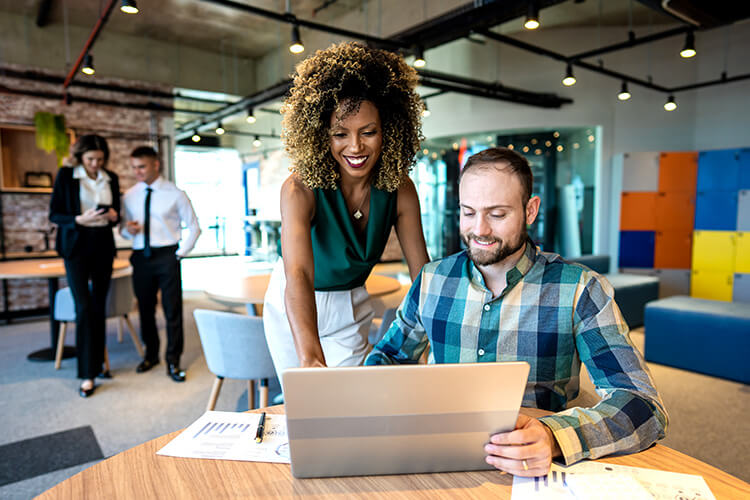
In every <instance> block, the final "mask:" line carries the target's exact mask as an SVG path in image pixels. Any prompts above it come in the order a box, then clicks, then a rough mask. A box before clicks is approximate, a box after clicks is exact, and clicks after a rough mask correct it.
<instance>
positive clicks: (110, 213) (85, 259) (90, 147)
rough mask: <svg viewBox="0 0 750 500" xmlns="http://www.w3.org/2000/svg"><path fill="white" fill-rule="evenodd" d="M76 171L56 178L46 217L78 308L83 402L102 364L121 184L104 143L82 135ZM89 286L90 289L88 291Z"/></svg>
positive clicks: (76, 147)
mask: <svg viewBox="0 0 750 500" xmlns="http://www.w3.org/2000/svg"><path fill="white" fill-rule="evenodd" d="M73 156H74V157H75V159H76V161H77V166H75V167H64V168H61V169H60V171H59V172H58V174H57V178H56V179H55V187H54V190H53V191H52V199H51V201H50V211H49V218H50V221H51V222H53V223H54V224H57V241H56V243H57V252H58V253H59V254H60V256H61V257H62V258H63V259H64V261H65V273H66V275H67V278H68V285H69V286H70V290H71V292H73V300H74V301H75V307H76V350H77V356H78V377H79V378H80V379H82V383H81V386H80V388H79V391H78V392H79V394H80V395H81V397H84V398H86V397H88V396H90V395H91V394H93V393H94V388H95V386H94V378H95V377H97V376H103V377H107V378H108V377H110V375H109V373H102V364H103V363H104V335H105V306H106V298H107V292H108V290H109V282H110V279H111V277H112V262H113V260H114V257H115V252H116V250H115V241H114V237H113V235H112V227H113V226H114V225H115V224H117V222H118V221H119V214H120V185H119V182H118V179H117V175H116V174H115V173H114V172H111V171H109V170H107V169H105V168H104V166H105V165H106V164H107V160H108V159H109V147H108V146H107V141H106V140H105V139H104V138H103V137H100V136H98V135H93V134H92V135H84V136H81V138H80V139H79V140H78V141H77V142H76V143H75V145H74V146H73ZM89 282H90V283H91V285H90V286H89Z"/></svg>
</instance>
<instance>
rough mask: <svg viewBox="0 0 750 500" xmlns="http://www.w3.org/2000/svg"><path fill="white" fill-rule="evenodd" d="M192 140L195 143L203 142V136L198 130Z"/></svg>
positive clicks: (194, 132)
mask: <svg viewBox="0 0 750 500" xmlns="http://www.w3.org/2000/svg"><path fill="white" fill-rule="evenodd" d="M191 139H192V140H193V142H201V136H200V134H199V133H198V131H197V130H195V131H193V137H191Z"/></svg>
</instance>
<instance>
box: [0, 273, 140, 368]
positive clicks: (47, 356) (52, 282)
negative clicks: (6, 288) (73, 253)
mask: <svg viewBox="0 0 750 500" xmlns="http://www.w3.org/2000/svg"><path fill="white" fill-rule="evenodd" d="M128 267H130V262H128V261H127V260H124V259H115V260H114V263H113V265H112V271H113V272H115V271H120V270H123V269H126V268H128ZM63 277H65V265H64V263H63V259H28V260H13V261H6V262H0V279H2V280H5V279H37V278H41V279H47V280H48V282H49V286H48V289H49V318H50V335H51V340H52V341H51V343H50V347H49V348H44V349H40V350H38V351H34V352H32V353H31V354H29V355H28V359H29V360H31V361H54V359H55V352H56V348H57V336H58V332H59V326H58V322H57V321H55V317H54V316H55V294H56V293H57V289H58V287H59V281H60V278H63ZM5 299H6V305H5V309H6V310H7V309H8V305H7V297H6V298H5ZM74 356H75V348H73V347H70V346H65V348H64V349H63V358H72V357H74Z"/></svg>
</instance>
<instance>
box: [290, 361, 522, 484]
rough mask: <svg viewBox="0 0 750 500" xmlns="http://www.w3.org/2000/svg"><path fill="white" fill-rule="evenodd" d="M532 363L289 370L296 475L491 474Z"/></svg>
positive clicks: (511, 422) (291, 446) (291, 447)
mask: <svg viewBox="0 0 750 500" xmlns="http://www.w3.org/2000/svg"><path fill="white" fill-rule="evenodd" d="M528 375H529V365H528V363H526V362H507V363H463V364H438V365H400V366H359V367H341V368H292V369H289V370H286V371H285V372H284V373H283V374H282V378H283V386H284V402H285V405H286V419H287V431H288V434H289V451H290V455H291V462H292V475H293V476H294V477H298V478H305V477H329V476H360V475H375V474H411V473H421V472H444V471H469V470H481V469H492V466H490V465H488V464H487V463H486V462H485V461H484V457H485V456H486V454H485V452H484V445H485V444H486V443H487V442H488V440H489V437H490V435H491V434H494V433H496V432H503V431H509V430H512V429H513V428H514V427H515V423H516V419H517V418H518V410H519V408H520V406H521V400H522V398H523V392H524V389H525V387H526V380H527V378H528Z"/></svg>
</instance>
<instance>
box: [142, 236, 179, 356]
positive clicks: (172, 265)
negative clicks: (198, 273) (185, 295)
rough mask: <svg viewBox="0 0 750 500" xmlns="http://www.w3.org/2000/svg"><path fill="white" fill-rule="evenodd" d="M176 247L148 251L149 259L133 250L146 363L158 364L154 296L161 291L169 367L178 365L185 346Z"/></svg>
mask: <svg viewBox="0 0 750 500" xmlns="http://www.w3.org/2000/svg"><path fill="white" fill-rule="evenodd" d="M176 251H177V245H174V246H168V247H159V248H152V249H151V257H146V256H144V255H143V250H134V251H133V254H132V255H131V256H130V263H131V264H133V289H134V290H135V296H136V298H137V299H138V313H139V314H140V316H141V338H142V339H143V343H144V344H146V359H148V360H149V361H154V362H155V361H159V333H158V331H157V329H156V292H157V291H158V290H161V304H162V307H163V308H164V316H165V317H166V319H167V353H166V356H165V358H166V360H167V362H168V363H173V364H176V365H179V363H180V356H181V355H182V349H183V345H184V333H183V329H182V275H181V272H180V261H179V259H177V256H176V255H175V252H176Z"/></svg>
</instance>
